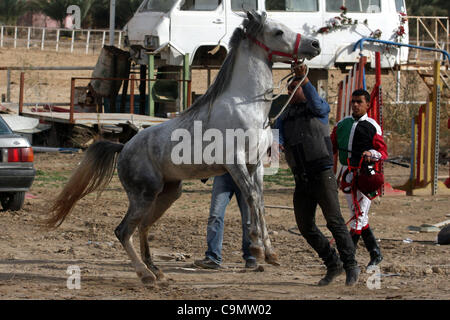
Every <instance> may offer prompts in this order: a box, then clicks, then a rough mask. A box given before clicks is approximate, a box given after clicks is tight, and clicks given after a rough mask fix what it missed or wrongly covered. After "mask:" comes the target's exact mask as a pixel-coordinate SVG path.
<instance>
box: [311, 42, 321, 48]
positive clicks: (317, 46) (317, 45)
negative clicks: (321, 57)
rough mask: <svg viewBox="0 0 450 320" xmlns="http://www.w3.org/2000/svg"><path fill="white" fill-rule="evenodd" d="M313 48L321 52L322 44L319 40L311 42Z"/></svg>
mask: <svg viewBox="0 0 450 320" xmlns="http://www.w3.org/2000/svg"><path fill="white" fill-rule="evenodd" d="M311 46H312V47H313V48H314V49H317V50H320V43H319V41H318V40H313V41H312V42H311Z"/></svg>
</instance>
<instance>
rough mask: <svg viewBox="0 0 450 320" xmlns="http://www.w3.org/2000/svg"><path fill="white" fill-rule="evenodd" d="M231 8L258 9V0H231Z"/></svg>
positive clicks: (238, 9) (241, 9)
mask: <svg viewBox="0 0 450 320" xmlns="http://www.w3.org/2000/svg"><path fill="white" fill-rule="evenodd" d="M231 10H233V11H243V10H247V11H250V10H258V0H231Z"/></svg>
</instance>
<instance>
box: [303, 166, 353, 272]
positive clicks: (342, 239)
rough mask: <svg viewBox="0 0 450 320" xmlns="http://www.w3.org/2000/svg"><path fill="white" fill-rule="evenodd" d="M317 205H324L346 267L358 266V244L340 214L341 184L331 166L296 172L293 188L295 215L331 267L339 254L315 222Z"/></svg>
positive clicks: (304, 235)
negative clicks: (313, 171) (303, 174)
mask: <svg viewBox="0 0 450 320" xmlns="http://www.w3.org/2000/svg"><path fill="white" fill-rule="evenodd" d="M317 205H319V206H320V208H321V209H322V212H323V215H324V217H325V220H326V222H327V228H328V229H329V230H330V231H331V234H332V235H333V238H334V239H335V241H336V247H337V249H338V251H339V255H340V259H341V260H342V262H343V263H344V268H345V269H347V268H350V267H354V266H356V265H357V262H356V260H355V246H354V244H353V241H352V239H351V236H350V233H349V231H348V229H347V226H346V225H345V221H344V218H343V217H342V214H341V210H340V206H339V199H338V187H337V182H336V178H335V176H334V173H333V171H332V169H326V170H324V171H322V172H319V173H317V174H315V175H313V176H311V177H309V176H308V177H300V176H299V175H295V192H294V212H295V219H296V221H297V226H298V228H299V230H300V233H301V234H302V235H303V237H304V238H305V239H306V241H307V242H308V243H309V244H310V245H311V247H313V249H314V250H315V251H316V252H317V253H318V254H319V257H320V258H321V259H322V260H323V261H324V263H325V265H326V266H327V267H331V268H332V267H334V266H335V265H336V264H337V263H338V259H339V257H338V256H337V255H336V251H335V250H334V249H333V248H331V246H330V242H329V240H328V239H327V238H326V237H325V236H324V235H323V234H322V232H321V231H320V230H319V229H318V228H317V226H316V222H315V221H316V218H315V216H316V208H317Z"/></svg>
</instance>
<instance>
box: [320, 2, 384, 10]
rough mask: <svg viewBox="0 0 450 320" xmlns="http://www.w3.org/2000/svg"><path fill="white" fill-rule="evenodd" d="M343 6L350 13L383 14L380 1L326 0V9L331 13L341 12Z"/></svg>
mask: <svg viewBox="0 0 450 320" xmlns="http://www.w3.org/2000/svg"><path fill="white" fill-rule="evenodd" d="M342 6H345V7H346V8H347V11H348V12H364V13H376V12H381V4H380V0H326V9H327V11H329V12H339V11H341V9H340V8H341V7H342Z"/></svg>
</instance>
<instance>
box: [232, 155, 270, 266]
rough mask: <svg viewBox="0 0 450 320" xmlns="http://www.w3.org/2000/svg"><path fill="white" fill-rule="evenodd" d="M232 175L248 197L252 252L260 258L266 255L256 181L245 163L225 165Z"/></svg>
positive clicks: (243, 193)
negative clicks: (262, 239)
mask: <svg viewBox="0 0 450 320" xmlns="http://www.w3.org/2000/svg"><path fill="white" fill-rule="evenodd" d="M225 167H226V169H227V171H228V172H229V173H230V175H231V176H232V178H233V180H234V182H235V183H236V185H237V186H238V187H239V189H240V190H241V193H242V195H243V197H244V198H245V199H246V201H247V204H248V206H249V209H250V232H249V233H250V242H251V244H250V252H251V254H252V255H253V256H254V257H255V258H258V259H261V258H262V257H263V256H264V251H263V246H264V244H263V242H262V241H261V238H262V237H261V224H260V219H261V211H260V208H261V204H260V203H258V202H260V197H258V193H257V190H256V188H255V184H254V181H253V179H252V177H251V176H250V174H249V172H248V170H247V166H246V165H245V164H232V165H226V166H225Z"/></svg>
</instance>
